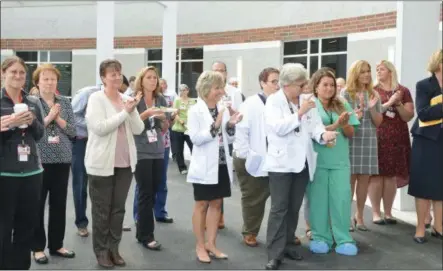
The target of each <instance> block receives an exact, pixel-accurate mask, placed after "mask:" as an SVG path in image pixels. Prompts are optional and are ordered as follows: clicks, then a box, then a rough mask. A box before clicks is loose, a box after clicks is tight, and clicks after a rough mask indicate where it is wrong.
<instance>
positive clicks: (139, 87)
mask: <svg viewBox="0 0 443 271" xmlns="http://www.w3.org/2000/svg"><path fill="white" fill-rule="evenodd" d="M148 71H154V72H155V75H156V76H157V85H156V87H155V90H154V94H153V95H154V97H157V96H159V95H161V93H162V90H161V87H160V77H159V76H158V71H157V68H156V67H154V66H148V67H144V68H143V69H141V71H140V72H139V73H138V75H137V77H136V78H135V83H134V88H135V90H134V96H137V94H138V93H139V92H141V93H142V94H143V95H144V93H143V78H144V77H145V75H146V73H147V72H148Z"/></svg>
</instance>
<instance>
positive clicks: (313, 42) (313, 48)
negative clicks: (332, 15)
mask: <svg viewBox="0 0 443 271" xmlns="http://www.w3.org/2000/svg"><path fill="white" fill-rule="evenodd" d="M310 50H311V54H318V40H311V48H310Z"/></svg>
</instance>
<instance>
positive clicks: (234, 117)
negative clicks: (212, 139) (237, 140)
mask: <svg viewBox="0 0 443 271" xmlns="http://www.w3.org/2000/svg"><path fill="white" fill-rule="evenodd" d="M242 119H243V115H242V113H240V112H235V113H234V115H232V116H231V117H230V118H229V125H230V126H231V127H232V126H235V125H236V124H237V123H239V122H240V121H241V120H242Z"/></svg>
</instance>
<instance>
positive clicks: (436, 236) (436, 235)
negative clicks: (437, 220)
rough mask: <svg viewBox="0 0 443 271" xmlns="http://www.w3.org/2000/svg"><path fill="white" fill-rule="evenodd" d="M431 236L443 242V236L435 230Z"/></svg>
mask: <svg viewBox="0 0 443 271" xmlns="http://www.w3.org/2000/svg"><path fill="white" fill-rule="evenodd" d="M431 235H432V236H433V237H435V238H437V239H440V240H443V235H442V234H441V233H439V232H438V231H437V230H436V229H435V228H433V230H432V232H431Z"/></svg>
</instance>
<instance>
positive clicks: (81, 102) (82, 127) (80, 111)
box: [71, 86, 101, 137]
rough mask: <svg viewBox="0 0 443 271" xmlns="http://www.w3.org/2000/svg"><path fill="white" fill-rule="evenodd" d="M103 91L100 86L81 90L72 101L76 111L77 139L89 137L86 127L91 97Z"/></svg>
mask: <svg viewBox="0 0 443 271" xmlns="http://www.w3.org/2000/svg"><path fill="white" fill-rule="evenodd" d="M99 90H101V87H100V86H89V87H84V88H82V89H80V90H79V91H78V92H77V94H76V95H75V96H74V98H73V99H72V103H71V104H72V109H73V111H74V119H75V129H76V132H77V137H88V128H87V127H86V120H85V114H86V106H87V105H88V100H89V96H91V94H92V93H94V92H96V91H99Z"/></svg>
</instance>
